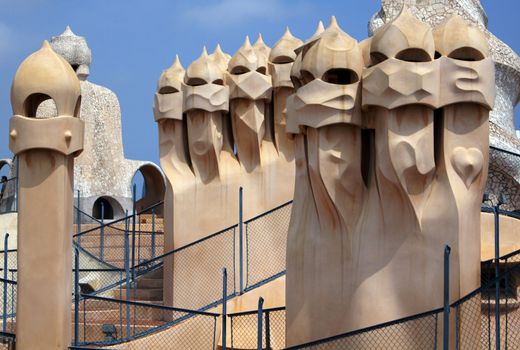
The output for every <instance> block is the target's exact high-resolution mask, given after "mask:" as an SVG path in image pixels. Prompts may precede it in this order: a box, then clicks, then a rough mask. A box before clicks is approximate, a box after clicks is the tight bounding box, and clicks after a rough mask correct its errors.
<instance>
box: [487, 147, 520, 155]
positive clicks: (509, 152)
mask: <svg viewBox="0 0 520 350" xmlns="http://www.w3.org/2000/svg"><path fill="white" fill-rule="evenodd" d="M489 148H491V149H494V150H495V151H499V152H504V153H507V154H510V155H512V156H515V157H520V154H518V153H516V152H513V151H508V150H507V149H503V148H500V147H496V146H491V145H490V146H489Z"/></svg>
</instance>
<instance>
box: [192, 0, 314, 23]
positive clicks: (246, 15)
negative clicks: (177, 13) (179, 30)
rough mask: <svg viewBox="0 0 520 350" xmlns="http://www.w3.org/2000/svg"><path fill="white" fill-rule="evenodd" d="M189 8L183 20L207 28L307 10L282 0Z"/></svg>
mask: <svg viewBox="0 0 520 350" xmlns="http://www.w3.org/2000/svg"><path fill="white" fill-rule="evenodd" d="M203 2H204V4H197V5H195V6H190V8H188V9H187V10H186V11H185V13H184V16H183V17H184V18H185V19H186V20H188V21H194V22H196V23H198V24H200V25H204V26H208V27H216V26H219V27H221V26H226V25H236V24H240V23H244V22H247V21H251V20H253V19H258V18H265V19H279V18H283V17H287V16H291V15H296V14H297V13H300V12H301V10H302V9H304V8H308V6H307V5H306V4H304V3H300V4H295V3H294V2H293V3H292V5H291V4H290V3H288V2H286V1H285V2H284V1H283V0H212V1H207V0H205V1H203Z"/></svg>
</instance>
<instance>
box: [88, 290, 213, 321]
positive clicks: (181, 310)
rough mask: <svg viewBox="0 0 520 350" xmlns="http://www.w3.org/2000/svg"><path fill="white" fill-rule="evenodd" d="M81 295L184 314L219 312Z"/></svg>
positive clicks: (207, 314)
mask: <svg viewBox="0 0 520 350" xmlns="http://www.w3.org/2000/svg"><path fill="white" fill-rule="evenodd" d="M81 297H82V298H83V299H84V300H86V299H94V300H101V301H106V302H112V303H117V304H125V305H135V306H143V307H149V308H152V309H159V310H166V311H176V312H183V313H186V314H195V315H201V316H211V317H219V316H220V314H217V313H214V312H206V311H199V310H189V309H184V308H179V307H171V306H164V305H157V304H148V303H142V302H139V301H127V300H120V299H112V298H106V297H100V296H97V295H90V294H83V293H82V294H81Z"/></svg>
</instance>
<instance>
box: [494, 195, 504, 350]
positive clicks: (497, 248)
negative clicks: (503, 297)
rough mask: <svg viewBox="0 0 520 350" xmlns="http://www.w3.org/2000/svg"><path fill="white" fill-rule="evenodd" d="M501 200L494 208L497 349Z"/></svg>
mask: <svg viewBox="0 0 520 350" xmlns="http://www.w3.org/2000/svg"><path fill="white" fill-rule="evenodd" d="M501 202H502V199H500V200H499V201H498V203H497V205H495V206H493V214H494V218H495V333H496V336H495V341H496V348H497V349H500V279H499V276H500V213H499V210H500V205H501V204H502V203H501Z"/></svg>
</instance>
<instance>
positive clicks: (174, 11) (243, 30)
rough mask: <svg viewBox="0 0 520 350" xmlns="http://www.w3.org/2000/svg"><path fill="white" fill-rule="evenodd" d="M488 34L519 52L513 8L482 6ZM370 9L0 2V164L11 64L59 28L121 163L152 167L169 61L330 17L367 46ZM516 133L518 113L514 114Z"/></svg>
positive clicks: (194, 2)
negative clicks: (85, 52) (100, 106)
mask: <svg viewBox="0 0 520 350" xmlns="http://www.w3.org/2000/svg"><path fill="white" fill-rule="evenodd" d="M482 4H483V6H484V8H485V10H486V11H487V13H488V16H489V27H490V29H491V31H492V32H494V33H495V34H496V35H497V36H498V37H499V38H501V39H502V40H503V41H504V42H505V43H506V44H508V45H509V46H511V47H512V48H513V49H514V50H515V51H516V52H520V38H519V34H520V33H519V31H518V14H519V13H520V1H519V0H483V1H482ZM379 8H380V1H379V0H335V1H327V0H320V1H318V0H313V1H311V0H256V1H254V0H191V1H190V0H186V1H174V0H167V1H138V0H127V1H116V0H109V1H107V0H88V1H80V0H68V1H65V0H54V1H49V0H48V1H44V0H0V9H1V12H0V116H1V119H0V120H1V122H0V158H6V157H10V155H11V153H10V151H9V149H8V139H7V136H8V130H7V128H8V122H9V118H10V117H11V114H12V111H11V107H10V100H9V91H10V86H11V81H12V78H13V76H14V74H15V72H16V69H17V67H18V65H19V64H20V62H21V61H22V60H23V59H24V58H25V57H26V56H27V55H29V54H30V53H31V52H34V51H35V50H37V49H38V48H39V47H40V45H41V42H42V41H43V40H44V39H48V38H50V37H51V36H53V35H58V34H60V33H61V32H63V30H64V28H65V26H66V25H70V26H71V27H72V30H73V31H74V32H75V33H76V34H78V35H81V36H84V37H86V38H87V41H88V44H89V46H90V47H91V49H92V55H93V63H92V66H91V69H90V73H91V75H90V78H89V80H90V81H92V82H94V83H97V84H100V85H103V86H106V87H108V88H110V89H111V90H112V91H114V92H115V93H116V94H117V95H118V97H119V102H120V104H121V109H122V119H123V140H124V146H125V154H126V156H127V158H132V159H141V160H151V161H154V162H157V163H158V143H157V130H156V125H155V122H154V120H153V114H152V107H151V106H152V97H153V93H154V92H155V86H156V82H157V79H158V78H159V75H160V74H161V71H162V70H163V69H165V68H167V67H168V66H169V65H171V63H172V60H173V58H174V57H175V54H176V53H178V54H179V55H180V57H181V61H182V63H183V65H184V66H185V67H186V66H187V65H188V64H189V63H190V62H191V61H193V60H194V59H196V58H197V57H198V56H199V55H200V52H201V49H202V46H204V45H206V46H207V47H208V50H213V48H214V47H215V45H216V44H217V43H220V44H221V45H222V48H223V49H224V51H226V52H228V53H230V54H233V52H235V51H236V50H237V49H238V48H239V47H240V46H241V44H242V42H243V41H244V37H245V35H250V36H251V37H252V38H256V36H257V35H258V33H262V35H263V37H264V40H265V41H266V43H267V44H269V45H272V44H274V43H275V42H276V41H277V40H278V38H279V37H280V36H281V35H282V34H283V31H284V28H285V26H286V25H289V27H290V29H291V31H292V32H293V34H294V35H296V36H298V37H300V38H302V39H305V38H308V37H309V36H310V35H312V33H313V32H314V30H315V27H316V24H317V22H318V20H323V21H324V22H325V23H327V22H328V20H329V18H330V16H331V15H335V16H336V17H337V18H338V21H339V23H340V25H341V26H342V28H343V29H344V30H345V31H346V32H347V33H349V34H350V35H352V36H353V37H355V38H356V39H358V40H361V39H364V38H365V37H366V36H367V22H368V20H369V19H370V17H371V16H372V14H374V13H375V12H376V11H377V10H378V9H379ZM516 120H517V128H518V125H520V109H519V108H517V113H516Z"/></svg>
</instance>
